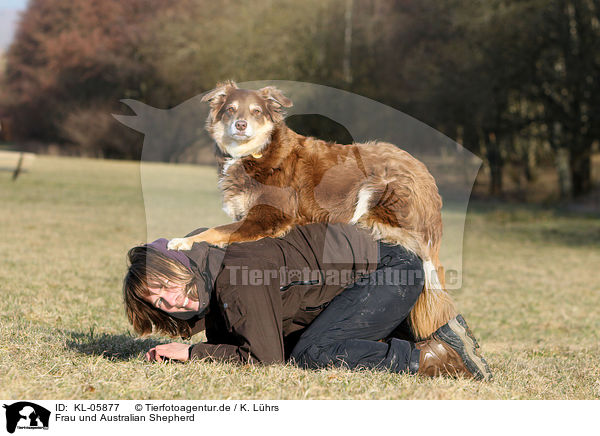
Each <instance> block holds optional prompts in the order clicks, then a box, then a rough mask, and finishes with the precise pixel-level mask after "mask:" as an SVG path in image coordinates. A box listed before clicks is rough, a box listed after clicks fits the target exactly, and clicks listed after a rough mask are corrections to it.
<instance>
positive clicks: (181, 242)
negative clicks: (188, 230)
mask: <svg viewBox="0 0 600 436" xmlns="http://www.w3.org/2000/svg"><path fill="white" fill-rule="evenodd" d="M193 244H194V241H192V240H191V238H173V239H171V240H170V241H169V243H168V244H167V248H168V249H169V250H191V249H192V245H193Z"/></svg>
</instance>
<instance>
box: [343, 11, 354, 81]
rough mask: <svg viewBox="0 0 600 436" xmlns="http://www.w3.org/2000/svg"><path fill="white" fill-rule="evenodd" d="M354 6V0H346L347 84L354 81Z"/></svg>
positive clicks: (345, 44) (345, 73)
mask: <svg viewBox="0 0 600 436" xmlns="http://www.w3.org/2000/svg"><path fill="white" fill-rule="evenodd" d="M353 8H354V0H346V11H345V14H344V18H345V28H344V64H343V70H344V72H343V74H344V82H346V83H347V84H351V83H352V64H351V57H352V9H353Z"/></svg>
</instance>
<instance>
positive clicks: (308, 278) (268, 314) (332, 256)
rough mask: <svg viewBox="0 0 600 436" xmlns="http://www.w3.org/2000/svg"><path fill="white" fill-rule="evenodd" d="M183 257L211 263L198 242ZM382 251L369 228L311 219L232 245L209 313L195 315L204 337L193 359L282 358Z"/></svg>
mask: <svg viewBox="0 0 600 436" xmlns="http://www.w3.org/2000/svg"><path fill="white" fill-rule="evenodd" d="M186 254H187V256H188V257H189V258H190V260H192V262H193V263H194V264H196V265H197V266H198V268H200V269H201V268H202V267H201V265H206V257H207V256H206V248H203V249H200V246H199V244H194V247H193V248H192V250H190V251H188V252H186ZM378 254H379V253H378V245H377V243H376V242H374V241H373V239H372V237H371V235H370V234H369V233H367V232H366V231H364V230H360V229H358V228H356V227H354V226H351V225H347V224H335V225H332V224H330V225H327V224H310V225H307V226H301V227H296V228H295V229H293V230H292V231H290V232H289V233H288V234H287V235H286V236H284V237H282V238H265V239H261V240H259V241H255V242H246V243H235V244H231V245H229V246H228V247H227V250H226V251H225V253H224V257H223V259H222V264H221V266H220V268H219V269H218V272H217V273H216V274H215V277H214V278H213V280H214V287H213V289H212V294H211V298H210V304H209V309H208V313H207V314H206V316H205V317H204V319H200V320H197V322H198V325H202V324H203V323H204V325H205V328H206V337H207V342H206V343H199V344H196V345H194V346H193V347H191V348H190V357H192V358H199V359H202V358H212V359H217V360H228V361H236V362H244V363H245V362H261V363H276V362H283V361H284V360H285V359H286V352H285V350H286V348H287V349H288V351H289V350H290V349H291V348H290V347H291V346H292V345H293V341H294V340H295V339H297V337H298V336H299V335H300V334H301V332H302V330H303V329H304V328H305V327H306V326H308V325H309V324H310V323H311V322H312V321H313V320H314V319H315V318H316V317H317V315H319V313H321V312H322V311H323V309H324V308H325V307H326V306H327V304H328V303H329V302H330V301H331V300H332V299H333V298H334V297H335V296H337V295H338V294H339V293H341V292H342V291H343V290H344V288H345V287H347V286H348V285H350V284H352V283H353V282H354V281H356V280H358V279H359V278H361V277H364V276H365V275H367V274H369V273H370V272H372V271H374V270H375V269H376V267H377V261H378ZM213 274H214V271H213ZM190 322H193V320H192V321H190ZM290 342H291V344H290ZM286 343H287V345H288V346H287V347H286Z"/></svg>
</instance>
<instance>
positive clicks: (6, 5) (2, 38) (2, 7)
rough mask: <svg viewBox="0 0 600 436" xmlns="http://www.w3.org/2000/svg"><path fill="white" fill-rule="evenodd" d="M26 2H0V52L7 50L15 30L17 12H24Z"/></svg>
mask: <svg viewBox="0 0 600 436" xmlns="http://www.w3.org/2000/svg"><path fill="white" fill-rule="evenodd" d="M26 6H27V0H0V51H4V50H6V49H7V48H8V45H9V44H10V42H11V41H12V38H13V35H14V33H15V30H16V24H17V20H18V18H19V12H21V11H23V10H25V7H26Z"/></svg>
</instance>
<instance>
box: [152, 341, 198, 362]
mask: <svg viewBox="0 0 600 436" xmlns="http://www.w3.org/2000/svg"><path fill="white" fill-rule="evenodd" d="M189 348H190V345H189V344H180V343H179V342H173V343H171V344H164V345H157V346H156V347H154V348H150V350H149V351H148V352H147V353H146V359H147V360H148V361H150V362H153V361H157V362H162V361H163V359H172V360H179V361H181V362H186V361H187V360H188V358H189V351H188V350H189Z"/></svg>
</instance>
